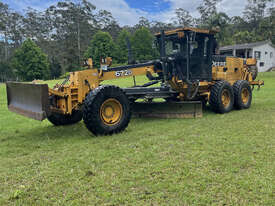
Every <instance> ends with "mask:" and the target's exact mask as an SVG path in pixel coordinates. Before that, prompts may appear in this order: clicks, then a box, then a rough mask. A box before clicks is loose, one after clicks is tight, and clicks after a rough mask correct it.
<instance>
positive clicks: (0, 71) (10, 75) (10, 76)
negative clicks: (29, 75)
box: [0, 61, 15, 82]
mask: <svg viewBox="0 0 275 206" xmlns="http://www.w3.org/2000/svg"><path fill="white" fill-rule="evenodd" d="M14 79H15V75H14V71H13V70H12V67H11V66H10V64H9V63H8V62H5V61H4V62H0V82H5V81H8V80H14Z"/></svg>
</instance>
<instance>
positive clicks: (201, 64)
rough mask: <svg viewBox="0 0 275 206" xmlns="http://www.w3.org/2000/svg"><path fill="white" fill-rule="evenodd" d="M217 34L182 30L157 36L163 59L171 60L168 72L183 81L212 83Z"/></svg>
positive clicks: (208, 31)
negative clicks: (213, 56) (215, 36)
mask: <svg viewBox="0 0 275 206" xmlns="http://www.w3.org/2000/svg"><path fill="white" fill-rule="evenodd" d="M216 32H217V31H212V30H201V29H193V28H182V29H176V30H172V31H167V32H163V33H164V35H162V34H161V33H158V34H156V38H157V41H156V43H157V47H158V48H159V51H160V53H161V58H167V59H170V61H169V63H168V65H169V66H168V68H169V69H168V70H169V71H168V72H170V73H171V74H172V73H174V74H176V75H177V76H178V78H179V79H182V80H186V79H188V80H191V81H195V80H198V81H211V80H212V55H213V53H214V52H213V51H215V46H216V41H215V38H214V34H215V33H216ZM162 36H163V37H164V40H162V38H163V37H162ZM162 42H164V44H163V46H162ZM188 71H189V72H188ZM170 76H172V75H170Z"/></svg>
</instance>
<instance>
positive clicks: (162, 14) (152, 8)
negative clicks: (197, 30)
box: [1, 0, 247, 26]
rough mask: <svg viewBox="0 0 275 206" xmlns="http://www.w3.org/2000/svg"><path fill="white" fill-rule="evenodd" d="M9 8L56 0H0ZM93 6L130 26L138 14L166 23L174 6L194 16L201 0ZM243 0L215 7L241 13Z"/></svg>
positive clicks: (134, 0) (123, 0)
mask: <svg viewBox="0 0 275 206" xmlns="http://www.w3.org/2000/svg"><path fill="white" fill-rule="evenodd" d="M1 1H2V2H3V3H6V4H8V5H9V6H10V8H12V9H14V10H16V11H19V12H23V11H24V9H26V8H28V7H32V8H34V9H37V10H43V9H45V8H48V7H49V6H50V5H52V4H56V3H57V2H58V0H1ZM89 1H90V2H91V3H92V4H93V5H95V6H96V8H97V9H105V10H107V11H110V12H111V13H112V15H113V17H114V18H115V19H116V20H117V21H118V22H119V24H120V25H122V26H124V25H134V24H136V23H138V21H139V17H141V16H144V17H146V18H148V19H149V20H151V21H153V20H157V21H162V22H166V23H168V22H169V21H171V19H172V18H173V17H174V11H175V9H176V8H184V9H185V10H187V11H189V12H190V14H191V15H192V16H195V17H197V16H198V12H197V10H196V8H197V7H198V6H199V5H200V3H201V2H202V0H89ZM246 2H247V1H246V0H222V1H221V3H219V4H218V10H219V11H222V12H226V13H227V14H228V15H230V16H235V15H241V14H242V11H243V9H244V7H245V5H246Z"/></svg>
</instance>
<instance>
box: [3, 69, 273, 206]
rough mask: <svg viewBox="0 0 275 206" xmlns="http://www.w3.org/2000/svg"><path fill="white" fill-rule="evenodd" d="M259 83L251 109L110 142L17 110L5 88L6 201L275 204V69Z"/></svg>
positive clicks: (148, 126) (135, 123)
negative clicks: (10, 106)
mask: <svg viewBox="0 0 275 206" xmlns="http://www.w3.org/2000/svg"><path fill="white" fill-rule="evenodd" d="M259 79H263V80H264V81H265V86H264V87H262V89H261V90H260V91H257V90H256V89H255V90H254V92H253V103H252V106H251V108H250V109H249V110H241V111H236V110H235V111H232V112H231V113H229V114H225V115H219V114H214V113H212V112H211V111H210V110H209V109H206V110H205V111H204V116H203V118H200V119H132V120H131V122H130V124H129V126H128V128H127V129H126V131H125V132H123V133H121V134H116V135H113V136H101V137H95V136H93V135H92V134H91V133H90V132H89V131H88V130H87V129H86V128H85V125H84V123H83V122H81V123H78V124H75V125H72V126H62V127H54V126H53V125H51V124H50V123H49V122H48V121H47V120H45V121H43V122H38V121H35V120H31V119H28V118H25V117H22V116H19V115H17V114H14V113H11V112H9V111H8V110H7V107H6V93H5V86H4V85H1V86H0V205H66V206H67V205H181V206H186V205H271V206H274V205H275V73H265V74H260V76H259ZM50 83H51V84H53V82H50ZM127 83H128V82H126V81H122V84H123V85H126V84H127Z"/></svg>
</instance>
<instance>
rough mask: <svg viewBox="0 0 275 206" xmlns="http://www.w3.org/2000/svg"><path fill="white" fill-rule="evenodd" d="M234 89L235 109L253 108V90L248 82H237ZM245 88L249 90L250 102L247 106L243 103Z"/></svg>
mask: <svg viewBox="0 0 275 206" xmlns="http://www.w3.org/2000/svg"><path fill="white" fill-rule="evenodd" d="M233 88H234V96H235V103H234V106H235V108H236V109H248V108H249V107H250V106H251V102H252V90H251V87H250V85H249V82H248V81H246V80H239V81H237V82H235V84H234V86H233ZM244 88H247V89H248V92H249V100H248V102H247V103H246V104H245V103H244V102H243V101H242V90H243V89H244Z"/></svg>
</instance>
